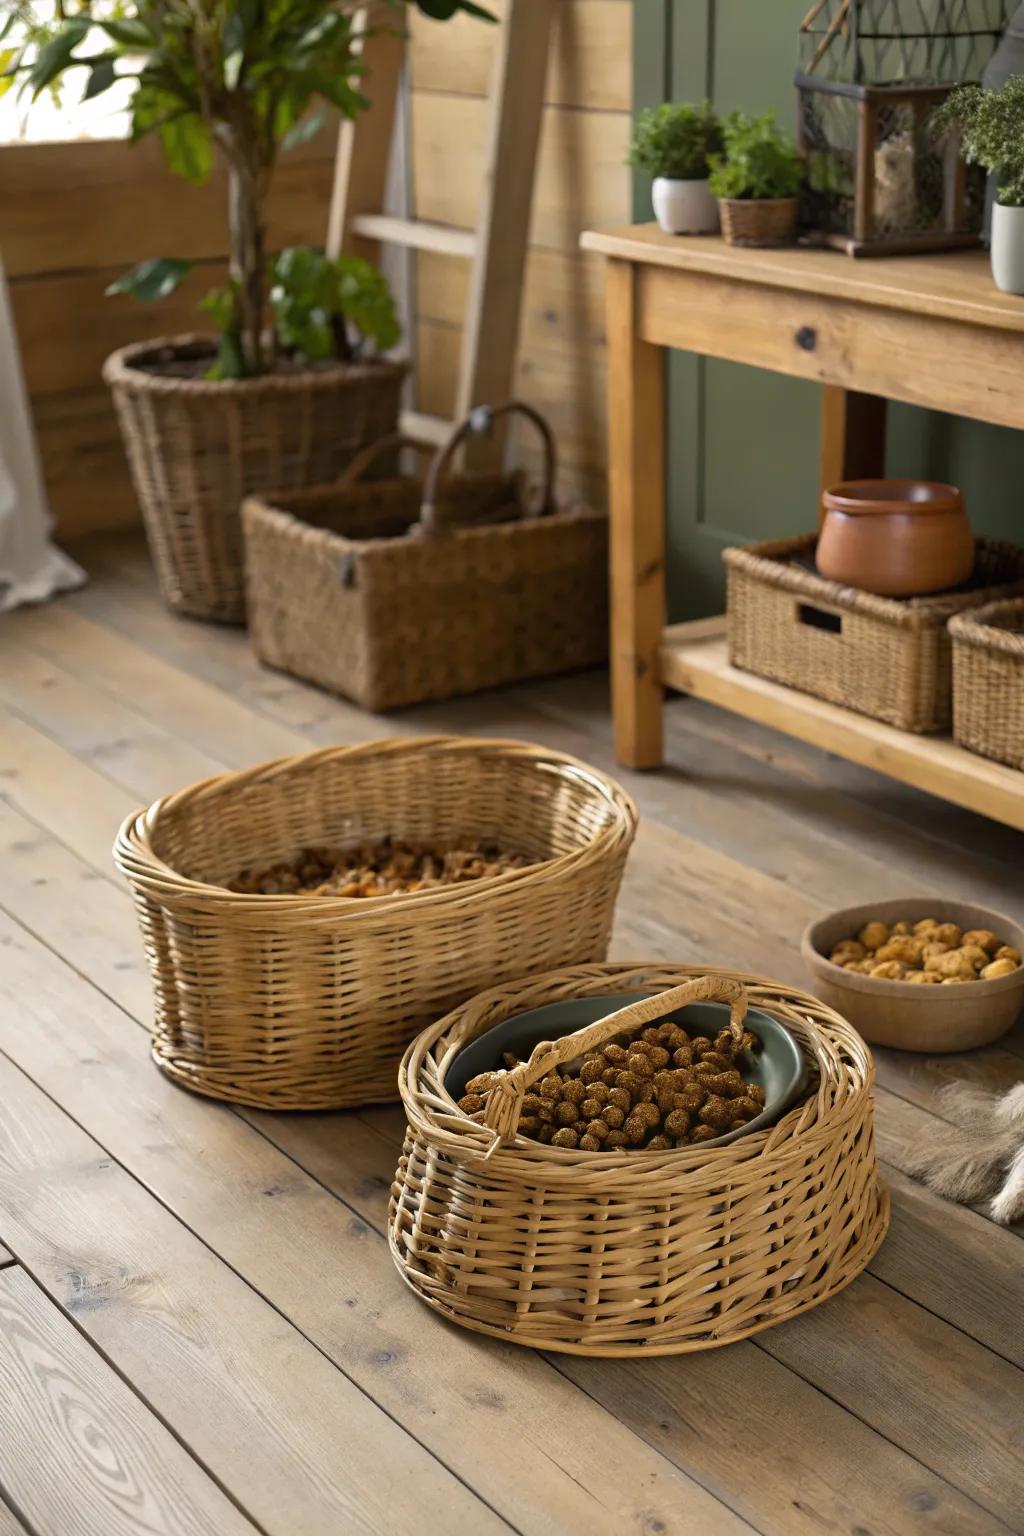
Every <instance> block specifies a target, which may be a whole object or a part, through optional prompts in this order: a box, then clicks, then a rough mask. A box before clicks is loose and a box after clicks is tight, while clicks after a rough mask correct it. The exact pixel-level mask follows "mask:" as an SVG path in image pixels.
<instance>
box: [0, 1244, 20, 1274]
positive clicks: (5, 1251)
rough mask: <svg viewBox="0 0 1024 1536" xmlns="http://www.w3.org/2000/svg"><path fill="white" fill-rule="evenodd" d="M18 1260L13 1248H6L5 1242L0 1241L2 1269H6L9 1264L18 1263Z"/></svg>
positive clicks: (0, 1265)
mask: <svg viewBox="0 0 1024 1536" xmlns="http://www.w3.org/2000/svg"><path fill="white" fill-rule="evenodd" d="M17 1262H18V1261H17V1259H16V1258H15V1257H14V1254H13V1253H12V1252H11V1250H10V1249H9V1248H6V1247H5V1246H4V1244H3V1243H0V1269H6V1268H7V1266H8V1265H9V1264H16V1263H17Z"/></svg>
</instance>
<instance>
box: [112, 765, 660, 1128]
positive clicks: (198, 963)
mask: <svg viewBox="0 0 1024 1536" xmlns="http://www.w3.org/2000/svg"><path fill="white" fill-rule="evenodd" d="M635 830H636V811H635V808H634V806H633V803H632V801H631V800H630V799H629V798H628V796H627V795H626V794H625V793H624V792H623V791H622V790H621V789H620V788H619V787H618V785H616V784H615V783H614V782H613V781H612V780H610V779H607V778H605V777H604V776H603V775H601V774H600V773H598V772H597V771H596V770H594V769H592V768H589V767H587V766H586V764H584V763H580V762H577V761H576V759H574V758H571V757H566V756H563V755H562V754H560V753H557V752H549V751H547V750H545V749H543V748H541V747H534V746H529V745H527V744H525V743H522V742H513V741H477V740H469V739H462V738H459V737H425V738H419V739H406V740H402V741H378V742H370V743H368V744H367V745H365V746H358V747H329V748H325V749H323V750H321V751H317V752H309V753H304V754H302V755H301V756H299V757H288V758H281V759H279V760H278V761H276V762H271V763H266V764H263V765H262V766H260V767H257V768H252V769H249V770H247V771H245V772H242V773H228V774H223V775H221V776H219V777H217V778H213V779H207V780H206V781H205V782H203V783H199V784H195V785H193V786H192V787H191V788H189V789H184V790H181V791H180V792H179V793H178V794H174V795H167V796H165V797H164V798H163V799H162V800H157V801H156V802H155V803H154V804H153V805H151V806H150V807H149V809H148V810H147V811H142V812H139V813H138V814H136V815H135V816H131V817H129V818H128V820H127V821H126V822H125V824H124V826H123V827H122V828H121V831H120V833H119V835H118V839H117V843H116V845H115V849H114V857H115V862H116V863H117V865H118V868H119V869H120V870H121V871H122V872H123V873H124V874H125V875H126V876H127V878H128V881H129V883H130V884H131V887H132V891H133V894H134V897H135V904H136V910H137V913H138V917H139V922H140V924H141V927H142V935H143V940H144V943H145V948H146V954H147V957H148V960H149V965H150V972H151V975H152V979H153V989H154V993H155V1020H154V1026H153V1054H154V1057H155V1058H156V1061H157V1063H158V1065H159V1066H161V1067H162V1068H163V1069H164V1071H165V1072H167V1073H169V1074H170V1076H172V1077H173V1078H175V1079H176V1080H177V1081H178V1082H180V1083H183V1084H184V1085H185V1086H186V1087H188V1088H192V1089H194V1090H195V1091H196V1092H198V1093H205V1094H209V1095H210V1096H211V1097H213V1098H220V1099H231V1100H234V1101H235V1102H237V1103H240V1104H249V1105H254V1106H256V1107H259V1108H265V1109H332V1108H340V1107H344V1106H349V1105H355V1104H365V1103H369V1102H372V1101H380V1100H387V1099H393V1098H395V1097H397V1087H396V1074H397V1068H398V1062H399V1059H400V1057H401V1054H402V1051H403V1050H404V1048H405V1046H406V1045H407V1043H408V1042H409V1040H411V1039H412V1037H413V1036H414V1035H415V1034H416V1033H417V1031H418V1030H421V1029H422V1028H423V1027H424V1026H425V1025H426V1024H428V1023H430V1022H431V1020H433V1019H436V1018H438V1017H439V1015H441V1014H443V1013H445V1012H446V1011H447V1010H448V1009H450V1008H453V1007H455V1005H456V1004H457V1003H459V1002H461V1001H462V1000H463V999H464V998H466V997H469V996H471V995H472V994H473V993H474V992H477V991H479V990H480V988H481V987H484V986H491V985H493V984H494V983H495V981H499V980H506V979H508V978H509V977H512V976H520V975H523V974H525V973H526V972H528V971H536V970H542V969H545V968H547V967H550V966H552V965H560V964H566V963H572V962H576V961H581V960H598V959H601V958H603V956H604V954H605V952H606V950H607V946H608V936H609V933H610V931H611V924H612V916H613V910H614V906H615V898H616V894H617V892H618V888H619V881H620V879H621V877H622V870H623V865H624V863H625V859H626V854H627V852H628V850H629V846H630V843H631V842H632V840H633V835H634V832H635ZM388 834H390V835H392V836H394V837H396V838H402V839H405V840H407V841H408V842H411V843H417V842H433V841H435V840H437V841H439V842H442V843H445V844H447V845H448V846H451V847H458V846H465V843H464V841H463V840H465V839H468V838H475V837H481V838H486V839H494V840H495V841H496V842H498V843H499V844H500V845H502V846H503V847H505V848H507V849H508V850H509V851H516V852H520V853H524V854H527V855H529V856H531V857H533V858H534V859H536V860H537V861H538V862H537V863H535V864H533V865H532V866H528V867H526V868H524V869H519V870H514V871H511V872H507V873H505V874H501V875H497V876H492V877H489V878H484V879H481V880H478V881H475V882H471V883H468V884H464V885H454V886H442V887H439V888H437V889H435V890H429V891H420V892H416V893H409V894H405V895H396V896H383V897H373V898H342V897H333V896H332V897H323V896H297V895H296V896H248V895H246V896H243V895H237V894H235V893H233V892H231V891H229V890H226V889H224V888H223V882H225V881H228V880H231V879H232V878H234V877H235V876H236V875H237V874H238V873H239V871H240V870H241V869H242V868H244V867H250V868H251V867H266V866H268V865H271V864H273V863H274V862H275V861H277V860H280V859H287V858H291V857H292V856H293V855H294V854H295V853H296V852H298V851H299V850H300V849H302V848H304V847H308V846H324V845H331V844H333V845H336V846H343V845H351V844H358V843H360V842H367V841H375V840H377V839H379V838H381V837H384V836H386V835H388Z"/></svg>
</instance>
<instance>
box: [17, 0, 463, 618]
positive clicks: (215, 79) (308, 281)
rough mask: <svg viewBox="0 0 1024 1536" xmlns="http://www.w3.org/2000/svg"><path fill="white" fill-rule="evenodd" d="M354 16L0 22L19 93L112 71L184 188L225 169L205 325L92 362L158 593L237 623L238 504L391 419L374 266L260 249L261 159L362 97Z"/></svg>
mask: <svg viewBox="0 0 1024 1536" xmlns="http://www.w3.org/2000/svg"><path fill="white" fill-rule="evenodd" d="M387 3H388V4H389V5H390V6H391V7H392V9H393V11H394V23H393V24H394V25H396V26H400V25H402V24H403V20H404V12H405V7H406V5H409V4H415V5H417V6H418V8H419V9H420V10H422V11H423V12H425V13H426V14H428V15H431V16H433V17H436V18H437V19H445V18H446V17H448V16H450V15H452V14H454V12H456V11H458V10H464V11H468V12H472V13H474V14H477V15H480V16H485V17H486V16H488V12H486V11H485V10H483V9H482V8H481V7H479V6H477V5H475V4H474V3H473V0H387ZM359 18H360V7H359V5H358V4H357V3H356V0H59V3H58V4H57V5H56V6H54V5H52V4H50V3H46V4H44V3H43V0H16V3H15V6H14V8H13V11H11V12H10V13H9V16H8V20H7V22H6V23H5V24H4V25H3V26H2V27H0V44H2V46H3V53H2V54H0V58H2V59H3V61H4V65H5V68H4V69H3V73H4V74H5V75H6V76H7V77H8V78H11V77H20V79H21V81H22V83H23V84H22V88H23V89H25V90H27V91H29V92H30V93H31V94H32V95H33V96H34V97H35V96H38V95H39V94H40V93H41V92H42V91H45V90H49V89H53V88H54V87H55V86H56V85H57V83H58V82H59V81H60V80H61V79H62V77H63V76H65V75H66V74H67V72H68V71H69V70H75V69H77V70H85V71H87V85H86V90H85V95H86V97H87V98H92V97H95V96H98V95H99V94H100V93H101V92H104V91H107V90H109V89H110V88H111V87H112V86H113V85H114V84H115V82H116V81H119V80H123V79H124V78H126V77H127V78H128V79H130V80H131V82H132V87H131V100H130V108H129V110H130V114H131V135H132V138H133V139H136V140H137V139H139V138H141V137H142V136H143V135H145V134H149V133H155V134H157V135H158V136H159V138H160V140H161V144H162V148H163V151H164V154H165V157H166V159H167V163H168V165H169V167H170V169H171V170H172V171H173V172H175V173H176V174H178V175H181V176H183V177H186V178H187V179H188V180H190V181H193V182H197V183H201V182H204V181H205V180H206V179H207V178H208V177H209V176H210V174H211V172H212V170H213V167H214V165H215V163H217V162H218V161H219V162H220V164H221V165H223V167H224V168H225V170H226V173H227V188H228V197H227V203H228V206H227V221H228V247H229V254H230V261H229V274H228V280H227V283H226V284H225V285H224V286H223V287H220V288H218V289H215V290H214V291H213V292H212V293H210V294H209V295H207V297H206V299H204V300H203V302H202V304H201V305H200V308H201V309H202V310H203V312H204V314H205V315H206V316H207V318H208V321H209V322H211V323H212V326H213V328H214V332H215V334H213V335H209V334H207V335H192V336H184V337H183V336H175V337H169V338H165V339H160V340H155V341H152V342H149V343H143V344H138V345H135V346H132V347H126V348H122V349H121V350H120V351H119V352H115V353H114V354H113V356H112V357H111V358H109V359H108V361H107V364H106V366H105V369H104V377H105V378H106V380H107V381H108V383H109V384H110V386H111V389H112V391H113V395H114V401H115V405H116V408H117V412H118V417H119V420H120V423H121V429H122V434H123V436H124V439H125V445H126V449H127V453H128V458H129V463H130V466H131V470H132V477H133V480H134V483H135V487H136V491H137V494H138V496H139V501H140V503H141V506H142V512H143V517H144V520H145V524H146V530H147V535H148V537H149V542H150V547H151V549H152V551H153V557H154V563H155V565H156V568H157V574H158V577H159V580H160V586H161V591H162V593H163V595H164V598H165V600H166V601H167V603H168V604H169V606H171V607H172V608H174V609H175V610H177V611H178V612H181V613H188V614H191V615H194V616H196V617H202V618H208V619H218V620H223V621H226V622H240V621H242V620H243V619H244V585H243V561H242V542H241V525H240V521H239V507H240V503H241V501H242V498H243V497H244V496H245V495H247V494H249V493H251V492H259V491H266V490H272V489H275V488H279V489H288V488H292V487H295V486H300V485H309V484H314V483H318V482H323V481H329V480H332V479H334V478H335V477H336V476H337V474H338V473H339V472H340V471H341V470H342V469H343V468H344V466H345V465H346V464H347V463H348V462H349V460H350V459H351V458H352V457H353V456H354V455H355V453H356V452H358V451H359V449H360V448H362V447H363V446H364V445H365V444H366V443H368V442H370V441H372V440H374V439H375V438H378V437H381V436H384V435H385V434H386V433H388V432H389V431H392V430H393V429H394V426H395V422H396V418H397V413H398V405H399V392H400V389H401V384H402V379H403V377H404V374H405V367H404V365H403V364H401V363H398V362H395V361H392V360H390V359H388V358H386V357H385V356H384V353H385V352H386V350H387V349H388V348H389V347H391V346H393V345H394V343H395V342H396V341H397V339H398V326H397V323H396V319H395V313H394V307H393V304H392V302H391V298H390V295H389V294H388V291H387V287H386V284H385V283H384V280H383V279H382V277H381V276H380V275H379V274H378V273H377V272H375V271H374V270H373V269H372V268H371V267H369V266H368V265H367V264H366V263H365V262H360V261H357V260H354V259H352V258H348V257H345V258H342V259H341V260H339V261H329V260H327V259H326V258H325V257H324V256H323V255H322V254H320V253H318V252H316V251H313V250H309V249H295V250H291V251H286V252H282V253H281V254H280V255H278V256H277V257H276V258H274V259H271V257H270V254H269V253H268V251H267V248H266V199H267V193H268V188H269V185H270V180H271V176H272V173H273V170H274V166H275V163H276V161H277V159H278V156H279V154H281V153H282V152H283V151H287V149H288V148H289V147H291V146H292V145H293V144H296V143H298V142H301V141H302V140H303V139H306V138H309V137H311V136H312V134H313V133H315V132H316V131H317V129H318V128H319V127H320V126H321V124H322V123H323V122H324V121H325V120H326V118H327V116H328V114H329V113H330V112H331V109H333V110H334V112H335V113H341V114H342V115H343V116H347V117H351V116H353V115H354V114H355V113H357V112H358V111H360V110H361V109H363V108H364V107H366V106H367V105H368V102H367V100H366V98H365V97H364V96H363V95H362V93H361V91H360V89H359V85H360V83H361V80H360V76H361V65H360V58H359V53H360V48H361V43H362V39H361V37H360V32H359V28H360V25H361V22H360V19H359ZM387 24H391V23H390V22H388V23H387ZM0 83H2V82H0ZM370 88H371V89H372V81H371V82H370ZM188 270H189V263H187V262H184V261H180V260H176V259H174V258H166V257H164V258H157V259H154V260H152V261H147V262H143V263H141V264H140V265H139V266H138V267H136V268H134V269H133V270H132V271H131V272H130V273H127V274H126V275H125V276H124V277H123V278H121V279H120V280H119V281H118V282H117V283H115V284H114V285H113V289H114V291H115V292H118V293H130V294H134V295H135V296H136V297H137V298H140V299H143V300H149V301H152V300H157V299H160V298H162V297H164V296H166V295H167V294H168V293H170V292H171V291H172V289H173V288H174V287H176V286H177V284H178V283H179V282H180V281H181V280H182V278H183V277H184V276H185V275H186V273H187V272H188Z"/></svg>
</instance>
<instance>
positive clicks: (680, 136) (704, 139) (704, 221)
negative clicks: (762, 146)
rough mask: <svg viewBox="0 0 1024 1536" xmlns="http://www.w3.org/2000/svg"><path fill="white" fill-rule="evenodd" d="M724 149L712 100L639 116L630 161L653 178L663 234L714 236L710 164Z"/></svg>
mask: <svg viewBox="0 0 1024 1536" xmlns="http://www.w3.org/2000/svg"><path fill="white" fill-rule="evenodd" d="M722 147H723V139H722V125H721V123H720V122H719V120H718V118H717V117H716V116H715V114H714V112H713V111H712V110H711V103H710V102H707V101H702V102H700V103H699V104H698V105H695V104H693V103H692V102H688V101H680V102H672V101H666V102H663V103H662V104H661V106H660V107H648V108H646V110H645V111H643V112H641V113H639V114H638V116H637V118H636V121H635V122H634V124H633V137H632V141H631V143H630V154H629V163H630V164H631V165H632V166H634V167H635V168H636V169H637V170H640V171H646V172H647V174H648V175H649V176H652V177H653V178H654V180H653V183H652V186H651V202H652V204H653V206H654V216H655V218H656V219H657V221H658V223H659V225H660V226H661V228H662V229H663V230H664V231H665V233H666V234H667V235H713V234H716V233H717V231H718V204H717V203H716V201H715V199H714V197H713V196H712V195H711V192H710V191H709V190H708V175H709V165H708V162H709V159H710V157H711V156H712V155H714V154H717V153H719V152H720V151H721V149H722Z"/></svg>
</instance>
